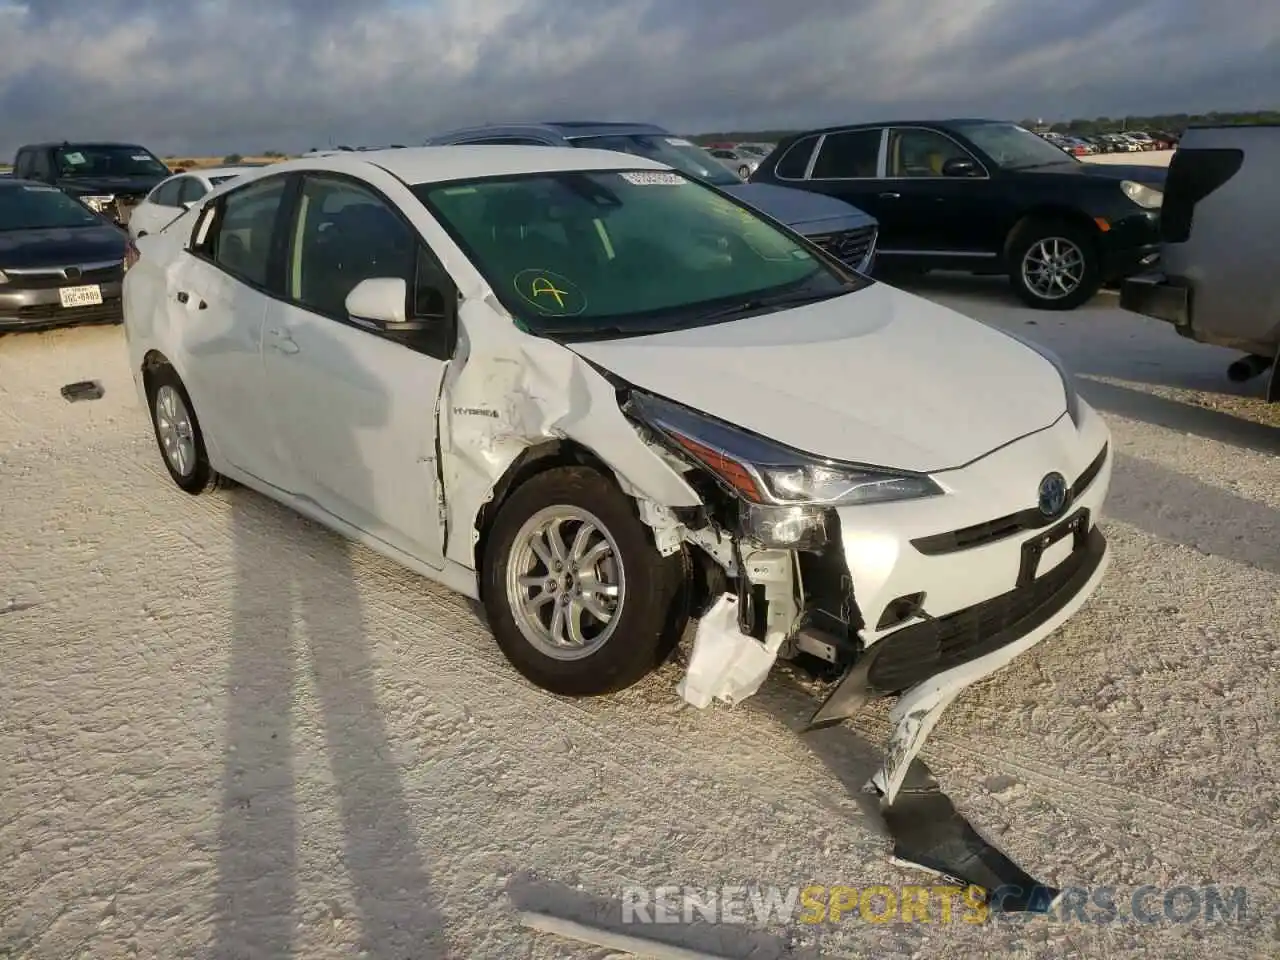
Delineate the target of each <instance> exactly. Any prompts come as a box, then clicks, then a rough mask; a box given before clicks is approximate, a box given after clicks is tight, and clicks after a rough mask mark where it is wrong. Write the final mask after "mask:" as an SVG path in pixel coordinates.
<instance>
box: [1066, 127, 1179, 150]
mask: <svg viewBox="0 0 1280 960" xmlns="http://www.w3.org/2000/svg"><path fill="white" fill-rule="evenodd" d="M1040 136H1042V137H1044V139H1046V140H1048V141H1049V142H1050V143H1052V144H1053V145H1054V146H1055V147H1058V148H1059V149H1061V150H1063V151H1064V152H1066V153H1069V154H1071V155H1072V156H1075V157H1084V156H1089V155H1092V154H1097V153H1140V152H1142V151H1144V150H1172V149H1174V148H1176V147H1177V145H1178V138H1177V136H1175V135H1174V134H1171V133H1162V132H1155V133H1146V132H1144V131H1140V130H1134V131H1128V132H1125V133H1097V134H1087V135H1086V134H1066V133H1053V132H1046V133H1042V134H1040Z"/></svg>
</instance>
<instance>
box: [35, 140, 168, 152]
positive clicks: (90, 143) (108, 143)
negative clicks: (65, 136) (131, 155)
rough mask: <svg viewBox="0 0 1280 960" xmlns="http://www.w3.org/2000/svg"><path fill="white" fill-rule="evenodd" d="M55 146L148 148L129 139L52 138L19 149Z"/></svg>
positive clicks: (39, 148)
mask: <svg viewBox="0 0 1280 960" xmlns="http://www.w3.org/2000/svg"><path fill="white" fill-rule="evenodd" d="M55 147H56V148H65V147H124V148H125V149H127V150H147V148H146V147H144V146H143V145H142V144H140V143H130V142H129V141H128V140H51V141H49V142H48V143H27V144H23V145H22V146H21V147H19V148H18V149H20V150H47V149H50V148H55ZM147 153H151V151H150V150H147Z"/></svg>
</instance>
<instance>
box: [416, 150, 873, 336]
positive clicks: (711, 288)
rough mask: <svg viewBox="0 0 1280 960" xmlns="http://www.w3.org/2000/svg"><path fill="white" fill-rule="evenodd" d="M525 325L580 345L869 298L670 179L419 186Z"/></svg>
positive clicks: (605, 176) (797, 249)
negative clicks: (848, 296)
mask: <svg viewBox="0 0 1280 960" xmlns="http://www.w3.org/2000/svg"><path fill="white" fill-rule="evenodd" d="M413 189H414V193H415V194H416V195H417V196H418V198H419V199H421V200H422V201H423V202H424V203H425V204H426V205H427V206H428V207H429V208H430V209H431V211H432V212H433V214H434V215H435V216H436V217H437V219H439V220H440V221H441V223H442V224H443V225H444V227H445V228H446V229H447V230H448V231H449V232H450V234H452V236H453V237H454V239H455V240H456V241H457V243H458V245H459V246H460V247H462V249H463V250H464V251H465V252H466V253H467V255H468V257H470V259H471V261H472V263H474V264H475V266H476V268H477V269H478V270H479V271H480V272H481V273H482V274H483V275H484V277H485V279H486V280H487V281H488V282H489V284H490V286H491V287H492V288H493V290H494V292H495V293H496V294H497V296H498V298H499V299H500V300H501V301H502V302H503V304H504V305H505V306H506V307H507V309H508V310H510V311H511V313H512V315H513V316H514V317H515V318H516V320H517V322H519V323H520V324H521V325H522V326H523V327H524V328H525V329H527V330H529V331H531V332H534V333H554V334H563V335H565V337H566V338H567V339H574V338H577V339H587V338H590V337H593V336H629V335H637V334H644V333H655V332H658V331H661V330H674V329H680V328H683V327H692V326H700V325H703V324H707V323H715V322H719V321H722V320H731V319H734V318H735V317H740V316H744V315H746V314H748V313H761V312H768V311H770V310H773V309H783V308H784V307H785V306H791V305H796V304H798V303H800V302H805V301H814V300H823V299H827V298H830V297H834V296H838V295H840V294H843V293H848V292H850V291H852V290H856V289H860V288H861V287H862V286H864V285H866V284H867V283H870V282H871V281H870V280H867V279H865V278H861V277H858V276H856V275H852V274H845V273H842V272H839V271H837V270H836V269H834V268H832V267H831V266H828V265H827V264H826V262H825V261H823V260H821V259H820V258H819V257H818V256H816V255H815V254H813V253H811V252H810V251H809V249H807V247H806V246H804V245H803V243H802V242H801V241H798V240H797V239H795V238H793V237H792V236H791V235H789V234H788V233H784V232H782V231H781V230H779V229H777V228H776V227H774V226H772V225H770V224H769V223H767V222H765V221H764V220H762V219H760V217H759V216H757V215H756V214H755V213H753V212H752V211H751V209H750V208H748V207H744V206H740V205H739V204H737V203H735V202H734V201H732V200H730V199H728V198H726V197H724V196H722V195H721V194H719V193H717V192H716V191H715V190H712V189H710V188H709V187H706V186H704V185H702V184H700V183H698V182H696V181H694V180H691V179H688V178H686V177H683V176H681V175H680V174H677V173H673V172H670V171H661V170H643V171H613V170H610V171H587V172H565V173H545V174H535V175H524V176H513V177H502V178H485V179H483V180H472V181H463V182H453V183H445V184H421V185H419V186H417V187H414V188H413Z"/></svg>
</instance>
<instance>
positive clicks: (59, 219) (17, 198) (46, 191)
mask: <svg viewBox="0 0 1280 960" xmlns="http://www.w3.org/2000/svg"><path fill="white" fill-rule="evenodd" d="M102 222H103V221H102V218H101V217H99V216H98V215H97V214H95V213H93V212H92V211H91V210H90V209H89V208H88V207H86V206H84V205H83V204H81V203H80V202H79V201H78V200H73V199H72V198H71V197H69V196H67V195H66V194H65V193H63V192H62V191H61V190H59V189H58V188H57V187H44V186H39V185H35V184H33V185H30V186H28V185H25V184H24V185H23V186H17V187H14V186H8V187H4V186H0V231H4V230H47V229H59V228H60V229H65V228H68V227H88V226H95V225H97V226H100V225H101V224H102Z"/></svg>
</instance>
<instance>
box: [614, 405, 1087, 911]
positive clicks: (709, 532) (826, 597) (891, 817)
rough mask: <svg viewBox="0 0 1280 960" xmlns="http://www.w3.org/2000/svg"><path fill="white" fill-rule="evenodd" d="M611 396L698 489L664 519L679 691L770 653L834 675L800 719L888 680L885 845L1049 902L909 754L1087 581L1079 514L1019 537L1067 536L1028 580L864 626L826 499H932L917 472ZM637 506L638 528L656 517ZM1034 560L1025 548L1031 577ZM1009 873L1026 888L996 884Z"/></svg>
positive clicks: (758, 674)
mask: <svg viewBox="0 0 1280 960" xmlns="http://www.w3.org/2000/svg"><path fill="white" fill-rule="evenodd" d="M626 393H627V396H626V401H625V403H624V406H623V410H624V413H626V414H627V416H628V417H629V418H630V419H631V420H632V421H633V422H634V423H636V424H637V425H638V427H639V429H640V431H641V435H642V436H643V437H644V438H645V439H646V440H647V441H648V442H650V443H652V444H653V445H654V447H655V449H657V450H659V451H660V452H661V454H662V455H663V456H664V457H666V458H667V459H668V460H669V461H670V462H671V464H672V466H673V468H675V469H677V470H679V471H680V472H681V473H682V474H683V475H684V479H685V482H686V483H688V484H689V486H690V487H691V488H693V489H694V490H696V491H697V492H698V494H699V495H700V496H701V497H702V500H703V504H704V506H703V508H702V509H701V510H699V511H696V516H693V514H692V513H691V512H690V511H682V513H681V516H680V522H681V524H682V528H681V530H680V535H681V538H682V539H683V540H684V542H685V543H686V544H689V545H690V546H692V547H694V548H697V549H696V550H695V551H694V552H695V553H696V554H697V556H696V557H695V559H696V560H697V561H698V562H697V563H696V564H695V566H696V567H697V568H698V569H700V570H701V580H702V587H703V603H702V604H701V616H700V619H699V622H698V628H697V632H696V634H695V639H694V645H693V651H692V655H691V657H690V661H689V664H688V667H687V670H686V673H685V676H684V677H683V678H682V680H681V682H680V686H679V692H680V694H681V696H682V697H683V698H684V699H685V700H686V701H687V702H689V703H690V704H692V705H694V706H696V707H699V708H704V707H706V706H708V705H710V703H711V702H712V701H713V700H720V701H721V702H724V703H735V702H738V701H741V700H742V699H744V698H746V697H749V696H751V695H752V694H754V693H755V692H756V691H757V690H758V689H759V688H760V686H761V684H762V683H763V682H764V680H765V678H766V677H767V676H768V674H769V671H770V670H771V668H772V667H773V665H774V663H775V661H776V660H777V659H778V658H783V659H787V660H794V661H797V662H798V663H799V664H800V665H803V666H804V667H806V668H807V669H808V670H809V671H810V672H812V673H814V674H816V675H817V676H819V677H822V678H825V679H832V678H836V677H839V682H838V683H837V684H836V686H835V688H834V689H833V691H832V693H831V694H830V696H829V697H828V698H827V700H826V701H825V702H824V703H823V704H822V705H821V706H820V707H819V709H818V710H817V711H816V713H815V714H814V716H813V718H812V719H811V721H810V724H809V726H808V729H809V730H814V729H818V728H821V727H827V726H832V725H835V724H838V723H841V722H842V721H844V720H846V719H849V718H851V717H853V716H855V715H856V714H857V713H858V712H859V711H860V710H861V709H862V708H863V707H864V706H865V705H866V704H867V703H869V702H870V701H872V700H875V699H880V698H884V697H889V696H894V695H897V696H898V700H897V702H896V703H895V705H894V708H893V710H892V711H891V713H890V735H889V741H888V744H887V746H886V750H885V753H884V759H883V763H882V765H881V767H880V769H879V770H878V771H877V773H876V774H875V776H874V777H873V778H872V779H871V780H870V781H869V782H868V784H867V787H866V789H867V790H868V792H871V793H874V794H877V795H878V796H879V797H880V802H881V809H882V812H883V815H884V817H885V821H886V824H887V826H888V828H889V831H890V834H891V835H892V836H893V837H894V841H895V847H894V858H895V860H898V861H901V862H906V863H911V864H914V865H915V866H918V867H921V868H924V869H926V870H930V871H932V872H937V873H941V874H943V875H946V876H949V877H952V878H954V879H957V880H961V881H964V882H965V883H970V884H974V885H977V886H981V887H983V888H985V889H988V890H993V889H995V888H997V887H1003V888H1004V893H1005V895H1003V896H1002V897H1001V908H1002V909H1004V910H1032V911H1036V912H1043V911H1046V910H1048V909H1049V908H1050V907H1051V905H1052V903H1053V902H1054V900H1055V899H1056V891H1054V890H1052V888H1048V887H1045V886H1043V885H1040V884H1037V883H1035V881H1033V880H1032V878H1030V877H1029V876H1028V875H1027V874H1026V873H1025V872H1023V871H1022V870H1021V869H1020V868H1018V867H1017V866H1016V865H1015V864H1013V863H1012V862H1010V861H1009V860H1008V859H1007V858H1005V857H1004V856H1003V854H1001V853H1000V851H998V850H996V849H995V848H993V847H991V846H990V845H989V844H987V843H986V841H984V840H982V838H981V837H980V836H979V835H978V834H977V833H976V831H974V829H973V828H972V827H971V826H970V825H969V824H968V822H967V821H965V819H964V818H963V817H962V816H961V815H960V814H959V813H958V812H956V810H955V808H954V806H952V805H951V802H950V801H949V800H948V799H947V798H946V796H945V795H944V794H943V793H942V792H941V790H940V788H939V787H938V784H937V781H936V780H934V779H933V776H932V774H931V773H930V772H929V770H928V768H927V767H926V766H925V765H924V764H923V763H922V762H921V761H920V760H919V759H917V757H918V754H919V752H920V750H921V748H922V747H923V744H924V741H925V739H926V738H927V737H928V735H929V733H930V731H931V730H932V729H933V727H934V726H935V725H936V723H937V721H938V719H939V718H940V716H941V714H942V713H943V711H944V710H945V709H946V708H947V707H948V706H949V705H950V704H951V703H952V702H953V701H954V699H955V698H956V697H957V696H958V695H959V693H960V692H961V691H962V690H963V689H965V688H966V687H967V686H969V685H971V684H972V683H974V682H975V681H977V680H979V679H981V678H982V677H984V676H987V675H989V674H990V673H992V672H994V671H995V670H997V669H999V668H1000V667H1001V666H1003V665H1004V664H1005V663H1008V662H1009V661H1010V660H1012V659H1014V658H1015V657H1016V656H1017V655H1018V654H1020V653H1021V652H1022V651H1024V650H1026V649H1028V648H1030V647H1031V646H1033V645H1034V644H1035V643H1037V642H1039V641H1040V640H1041V639H1043V638H1044V637H1045V636H1046V635H1047V634H1048V633H1050V632H1052V631H1053V630H1055V629H1056V628H1057V627H1058V626H1059V625H1060V624H1061V623H1062V622H1063V621H1064V620H1065V619H1067V618H1068V617H1069V616H1070V615H1071V614H1072V613H1074V612H1075V610H1076V609H1077V608H1078V607H1079V606H1080V605H1081V604H1083V602H1084V601H1085V600H1086V599H1087V597H1088V596H1089V594H1091V593H1092V590H1093V587H1094V586H1096V584H1097V582H1098V580H1099V579H1100V577H1101V575H1102V573H1103V570H1104V569H1105V566H1106V559H1107V557H1106V544H1105V541H1104V540H1103V538H1102V535H1101V533H1100V532H1099V531H1098V529H1097V528H1096V526H1092V525H1091V523H1090V515H1089V511H1088V510H1080V511H1078V512H1077V513H1076V514H1073V515H1072V516H1071V517H1069V518H1067V519H1065V520H1064V521H1063V522H1062V523H1059V524H1057V525H1056V526H1054V527H1053V528H1052V529H1050V530H1049V531H1047V532H1046V533H1044V534H1043V535H1042V536H1041V537H1039V538H1036V539H1035V540H1034V541H1033V542H1032V543H1031V544H1029V546H1030V547H1032V548H1034V549H1035V550H1039V551H1044V550H1048V549H1050V548H1052V547H1053V546H1054V544H1057V543H1059V542H1060V541H1064V540H1069V541H1070V545H1071V547H1072V551H1071V556H1070V561H1069V562H1067V563H1063V564H1062V565H1061V566H1060V567H1058V568H1056V569H1054V570H1053V571H1051V572H1050V573H1049V574H1047V575H1045V576H1042V577H1040V578H1039V579H1038V580H1036V585H1035V586H1034V587H1032V586H1029V585H1027V584H1021V583H1020V585H1019V588H1018V590H1015V591H1014V592H1013V593H1011V594H1008V595H1005V596H1000V597H995V598H993V599H992V600H991V601H990V602H989V603H988V604H979V605H978V606H975V607H971V608H968V609H966V610H963V611H961V612H960V613H959V614H958V615H955V616H950V617H944V618H941V619H935V618H933V617H931V616H930V615H929V614H928V613H927V612H926V610H925V606H924V605H925V594H924V593H916V594H907V595H904V596H901V597H898V598H896V599H895V600H893V601H892V602H890V603H888V604H887V606H884V608H883V609H882V610H878V611H877V612H879V613H880V616H879V617H878V618H877V622H876V623H875V624H873V625H868V624H867V623H866V622H864V620H863V613H862V611H860V609H859V605H858V601H857V595H856V590H855V576H854V570H853V568H852V567H851V563H850V560H849V559H848V558H847V557H846V546H847V544H846V538H845V536H844V532H843V531H842V530H841V513H842V512H844V511H843V508H846V507H851V506H858V505H864V504H886V503H894V502H899V501H908V500H920V499H923V498H931V497H937V496H941V495H942V494H943V493H944V491H943V490H942V489H941V488H940V487H939V486H938V484H937V483H936V482H935V481H934V480H933V479H932V478H930V477H929V476H927V475H924V474H916V473H911V472H906V471H891V470H886V469H884V468H880V467H871V466H866V467H864V466H861V465H849V464H841V463H833V462H827V461H821V460H818V459H817V458H814V457H812V456H810V455H808V454H805V453H802V452H800V451H796V450H791V449H789V448H786V447H784V446H782V445H780V444H777V443H774V442H772V441H769V440H767V439H764V438H761V437H759V436H756V435H754V434H749V433H747V432H745V431H741V430H738V429H737V428H735V427H733V426H731V425H728V424H725V423H723V422H721V421H717V420H713V419H711V418H708V417H705V416H704V415H702V414H699V413H697V412H694V411H691V410H689V409H688V408H686V407H683V406H681V405H679V404H675V403H672V402H670V401H667V400H663V399H661V398H658V397H655V396H652V395H649V394H645V393H641V392H638V391H627V392H626ZM1105 455H1106V451H1105V450H1104V453H1103V458H1104V461H1105ZM643 512H644V505H643V504H642V515H643ZM646 519H647V520H648V522H649V523H650V525H651V526H653V527H654V528H655V530H656V529H659V528H660V527H661V526H662V524H661V523H659V522H655V521H657V520H658V519H659V518H649V517H647V518H646ZM853 539H855V540H856V537H855V538H853ZM1062 546H1064V547H1065V546H1067V544H1066V543H1063V544H1062ZM1038 559H1039V554H1038V553H1037V554H1035V556H1034V557H1032V559H1031V571H1032V575H1033V577H1034V571H1035V567H1036V564H1037V561H1038ZM868 627H870V629H868ZM867 638H870V642H868V640H867ZM1015 888H1016V889H1021V890H1025V891H1026V892H1027V894H1028V895H1027V896H1026V897H1021V898H1020V897H1018V896H1009V895H1008V891H1009V890H1010V889H1015ZM1033 890H1034V891H1036V893H1035V895H1034V896H1031V892H1032V891H1033Z"/></svg>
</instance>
